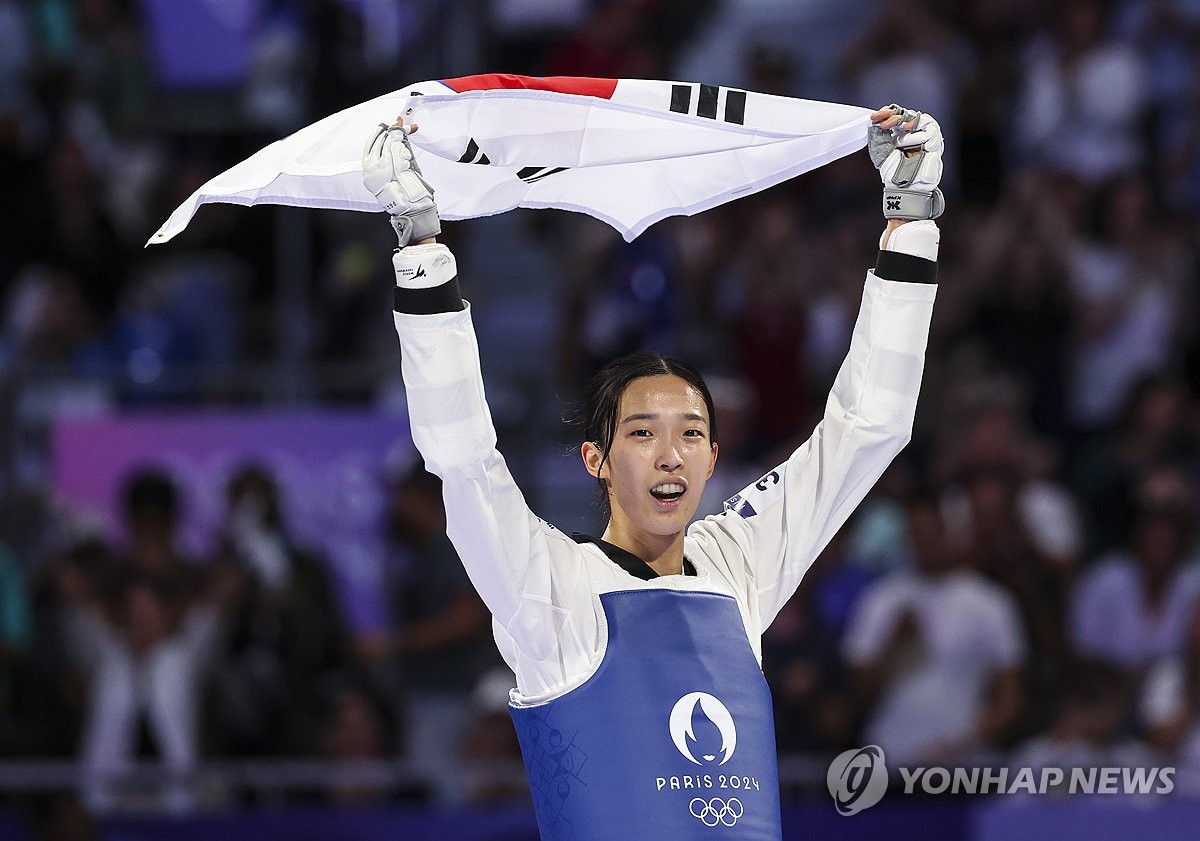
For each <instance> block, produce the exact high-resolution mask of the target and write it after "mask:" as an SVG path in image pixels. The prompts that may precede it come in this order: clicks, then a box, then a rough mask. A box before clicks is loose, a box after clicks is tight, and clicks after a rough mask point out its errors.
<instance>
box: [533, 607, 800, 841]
mask: <svg viewBox="0 0 1200 841" xmlns="http://www.w3.org/2000/svg"><path fill="white" fill-rule="evenodd" d="M600 602H601V604H602V605H603V607H604V615H605V617H606V618H607V620H608V648H607V650H606V651H605V654H604V659H603V662H601V664H600V667H599V669H598V670H597V671H596V673H595V674H594V675H592V676H591V677H590V678H589V679H588V680H587V681H586V682H584V683H583V684H582V685H580V686H579V687H577V688H575V689H573V690H572V691H570V692H568V693H567V694H566V695H564V696H562V697H561V698H557V699H555V700H553V701H548V702H546V703H544V704H539V705H536V706H530V707H511V708H510V712H511V713H512V717H513V722H514V724H515V725H516V728H517V737H518V739H519V741H520V743H521V753H522V755H523V756H524V759H525V769H526V771H527V772H528V774H529V783H530V786H531V788H532V790H533V801H534V808H535V810H536V812H537V821H538V828H539V829H540V831H541V836H542V841H618V839H619V841H651V840H652V839H653V841H662V839H670V841H693V839H694V841H718V839H737V841H778V839H779V838H780V825H779V822H780V819H779V780H778V763H777V761H776V756H775V726H774V721H773V719H772V713H771V693H770V690H769V689H768V688H767V683H766V680H765V679H764V678H763V674H762V670H761V669H760V668H759V665H758V661H757V660H756V659H755V657H754V652H753V651H751V649H750V643H749V641H748V640H747V638H746V630H745V626H744V624H743V623H742V618H741V614H740V613H739V612H738V609H737V604H736V602H734V600H733V599H732V598H731V597H729V596H722V595H718V594H715V593H697V592H681V591H676V590H628V591H622V592H615V593H604V594H603V595H601V596H600Z"/></svg>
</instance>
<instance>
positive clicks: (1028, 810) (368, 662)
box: [0, 0, 1200, 841]
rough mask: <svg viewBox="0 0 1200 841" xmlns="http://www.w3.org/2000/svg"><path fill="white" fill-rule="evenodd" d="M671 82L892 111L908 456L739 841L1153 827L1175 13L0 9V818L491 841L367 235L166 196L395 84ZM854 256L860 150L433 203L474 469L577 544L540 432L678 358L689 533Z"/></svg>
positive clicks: (804, 401)
mask: <svg viewBox="0 0 1200 841" xmlns="http://www.w3.org/2000/svg"><path fill="white" fill-rule="evenodd" d="M485 71H503V72H514V73H529V74H534V75H552V74H554V75H586V76H603V77H645V78H662V79H683V80H700V81H705V82H709V83H713V84H721V85H729V86H738V87H743V88H746V89H750V90H757V91H763V92H768V93H775V94H782V95H787V96H802V97H808V98H814V99H824V100H833V101H840V102H847V103H853V104H858V105H865V106H872V107H873V106H878V105H880V104H883V103H887V102H893V101H894V102H901V103H903V104H905V105H907V106H909V107H913V108H917V109H920V110H925V111H928V112H930V113H932V114H934V115H936V116H937V117H938V118H939V119H940V121H941V123H942V126H943V127H944V130H945V133H946V136H947V138H948V149H947V156H946V162H947V175H946V178H945V181H944V183H943V187H944V189H945V191H946V193H947V196H948V204H949V207H950V211H949V212H948V213H947V214H946V216H945V217H944V218H943V220H942V221H941V226H942V231H943V240H942V248H941V251H942V260H941V268H940V277H941V288H940V290H939V299H938V305H937V308H936V312H935V316H934V325H933V332H932V337H931V341H930V347H929V354H928V360H927V367H926V374H925V382H924V387H923V391H922V395H921V401H920V407H919V411H918V416H917V429H916V433H915V437H914V440H913V442H912V444H911V445H910V446H909V447H908V449H907V450H906V451H905V452H904V453H903V454H902V456H901V457H900V458H899V459H898V460H897V462H896V463H895V465H894V466H893V467H892V468H891V469H890V470H889V471H888V473H887V474H886V475H885V477H884V478H883V480H882V481H881V482H880V483H879V484H878V486H877V487H876V488H875V489H874V490H873V491H872V492H871V494H870V496H869V497H868V498H867V500H866V502H865V503H864V504H863V505H862V506H861V507H860V508H859V510H858V511H857V512H856V513H855V515H854V516H853V518H852V519H851V521H850V522H849V523H848V524H847V526H846V527H845V528H844V529H843V531H842V533H841V534H840V535H839V536H838V537H837V538H836V539H835V540H834V542H833V543H832V544H831V545H830V546H829V548H828V549H827V550H826V551H825V552H824V553H823V555H822V556H821V558H820V559H819V560H818V561H817V563H816V565H815V566H814V567H813V569H812V571H811V572H810V573H809V575H808V576H807V578H806V579H805V581H804V583H803V585H802V586H801V588H800V590H799V592H798V593H797V594H796V596H795V597H794V598H793V599H792V600H791V602H790V603H789V604H788V605H787V607H786V608H785V609H784V611H783V613H782V614H781V615H780V617H779V618H778V619H777V621H776V622H775V623H774V625H773V626H772V627H771V629H770V630H769V631H768V633H767V635H766V638H765V640H764V670H765V671H766V674H767V677H768V679H769V681H770V683H771V685H772V689H773V692H774V698H775V706H776V726H777V730H778V741H779V750H780V765H781V777H782V783H783V795H784V822H785V833H786V837H793V834H794V835H795V836H796V837H799V835H800V833H802V832H803V833H805V834H806V835H816V834H830V833H836V834H837V835H838V837H842V838H872V837H894V838H924V837H930V838H935V837H936V838H942V839H964V841H966V839H1004V838H1013V837H1021V838H1040V837H1047V838H1049V837H1054V838H1057V839H1063V838H1113V839H1117V838H1131V837H1134V833H1135V830H1136V832H1137V834H1139V835H1141V834H1155V833H1157V834H1158V836H1159V837H1166V838H1189V837H1194V833H1195V830H1194V827H1195V826H1196V825H1197V822H1198V821H1200V612H1198V611H1197V598H1200V566H1198V565H1197V560H1196V553H1197V548H1198V546H1200V544H1198V541H1197V531H1196V525H1197V520H1196V515H1197V513H1198V507H1197V506H1198V503H1200V402H1198V400H1200V332H1198V331H1197V320H1198V319H1200V295H1198V294H1197V281H1198V280H1200V275H1198V268H1200V267H1198V263H1197V256H1198V255H1197V235H1198V234H1200V215H1198V213H1197V210H1198V207H1200V72H1198V71H1200V2H1197V0H1124V2H1121V1H1120V0H1058V1H1057V2H1035V0H966V1H965V2H951V0H860V2H856V3H845V2H841V0H188V2H179V0H0V185H2V186H0V838H3V839H14V841H16V840H17V839H19V841H35V839H37V840H38V841H40V840H41V839H53V840H54V841H60V840H61V841H76V839H144V840H145V841H155V840H156V839H164V838H168V837H169V838H172V839H192V838H196V839H200V838H204V839H209V838H212V837H214V836H216V835H218V834H220V835H222V836H224V837H226V838H228V839H230V841H238V839H248V838H255V839H258V841H268V839H274V838H284V837H286V838H288V839H290V840H291V841H295V839H305V838H321V839H341V838H348V839H372V838H384V837H387V838H405V839H407V838H413V839H437V838H455V839H481V841H482V839H506V841H510V840H511V841H516V839H534V838H536V830H535V827H534V823H533V817H532V810H531V807H530V805H529V802H528V792H527V790H526V785H525V780H524V772H523V768H522V766H521V763H520V756H519V752H518V749H517V746H516V741H515V737H514V735H513V732H512V727H511V723H510V721H509V719H508V715H507V712H506V709H505V703H506V699H507V691H508V689H509V687H511V686H512V675H511V673H508V672H507V671H506V670H505V669H504V667H503V665H502V663H501V662H500V660H499V657H498V655H497V654H496V652H495V650H494V646H493V644H492V641H491V635H490V627H489V619H488V616H487V614H486V611H485V609H484V608H483V606H482V604H480V602H479V601H478V599H477V598H476V597H475V595H474V593H473V591H472V590H471V588H470V586H469V583H468V582H467V580H466V577H465V575H464V574H463V573H462V571H461V569H460V567H459V566H458V562H457V559H456V558H455V556H454V551H453V548H452V547H451V546H450V545H449V544H448V542H447V541H446V539H445V537H444V531H443V529H444V522H443V517H444V514H443V511H442V507H441V501H440V487H439V485H438V483H437V481H436V480H435V479H433V478H431V477H430V476H429V475H428V474H426V473H425V472H424V471H423V469H422V465H421V464H420V462H419V459H418V458H417V457H415V453H414V451H413V449H412V445H411V441H410V439H409V437H408V432H407V424H406V419H405V418H406V416H405V400H404V392H403V387H402V383H401V380H400V372H399V354H398V352H397V347H396V340H395V337H394V334H393V331H392V327H391V319H390V315H389V310H390V305H389V301H390V295H389V289H390V286H391V283H392V280H391V272H390V264H389V255H390V252H391V248H392V246H393V245H394V239H393V234H392V231H391V229H390V227H389V226H388V225H387V224H386V223H385V221H384V220H383V219H382V217H379V216H372V215H364V214H356V213H336V212H318V211H306V210H297V209H286V208H278V207H258V208H241V207H232V206H226V205H207V206H204V207H202V208H201V209H200V210H199V212H198V214H197V215H196V217H195V219H194V220H193V222H192V223H191V225H190V227H189V228H188V229H187V231H186V232H185V233H184V234H183V235H181V236H180V237H179V238H178V239H176V240H175V241H173V242H172V243H171V244H170V245H169V246H166V247H162V248H155V249H151V250H143V248H142V243H143V242H145V240H146V239H147V238H148V237H149V235H150V234H151V233H152V232H153V231H154V230H155V229H156V227H157V225H158V224H159V223H160V222H161V221H162V220H164V219H165V218H166V217H167V215H168V214H169V212H170V211H171V210H172V209H173V208H174V207H175V206H176V205H177V204H178V203H179V202H181V201H182V200H183V199H184V198H186V197H187V196H188V195H189V194H190V193H191V192H192V191H193V190H194V189H195V188H196V187H198V186H199V185H200V184H201V183H202V182H203V181H205V180H206V179H208V178H209V177H211V176H213V175H215V174H216V173H218V172H220V171H222V170H223V169H225V168H227V167H228V166H230V165H232V164H234V163H236V162H237V161H239V160H241V159H242V158H244V157H246V156H247V155H249V154H250V153H252V152H254V151H256V150H257V149H259V148H261V147H262V146H263V145H265V144H266V143H268V142H270V141H272V140H274V139H276V138H278V137H281V136H283V135H285V134H287V133H290V132H291V131H292V130H294V129H296V128H299V127H300V126H302V125H305V124H307V123H308V122H311V121H313V120H316V119H318V118H320V117H322V116H325V115H327V114H329V113H331V112H333V111H335V110H338V109H340V108H343V107H346V106H348V105H351V104H355V103H357V102H360V101H363V100H365V99H368V98H371V97H373V96H376V95H378V94H380V93H384V92H387V91H392V90H396V89H399V88H401V87H403V86H404V85H405V84H406V83H410V82H414V81H420V80H425V79H434V78H447V77H452V76H457V75H465V74H470V73H477V72H485ZM880 229H881V219H880V212H879V186H878V177H877V175H876V173H875V171H874V169H873V168H872V167H871V165H870V162H869V160H868V159H867V156H866V155H865V153H860V154H857V155H853V156H851V157H849V158H847V159H843V160H841V161H838V162H836V163H834V164H832V165H830V166H827V167H825V168H823V169H821V170H818V171H816V172H813V173H810V174H807V175H804V176H802V177H800V178H799V179H796V180H794V181H792V182H788V183H785V184H782V185H780V186H778V187H775V188H773V189H771V190H769V191H766V192H763V193H761V194H758V195H755V196H751V197H748V198H745V199H742V200H740V201H737V202H735V203H732V204H729V205H726V206H724V207H721V208H718V209H715V210H712V211H709V212H707V213H705V214H703V215H701V216H697V217H694V218H676V219H669V220H666V221H664V222H661V223H659V224H657V225H655V226H654V227H653V228H651V229H650V230H649V231H647V232H646V233H645V234H643V235H642V236H641V237H639V238H638V239H637V240H636V241H634V242H632V243H629V244H626V243H624V242H622V241H621V239H620V238H619V237H618V236H617V235H616V234H615V233H614V232H613V231H612V230H611V229H609V228H608V227H607V226H605V225H603V224H602V223H599V222H597V221H595V220H592V219H590V218H586V217H581V216H577V215H574V214H568V213H564V212H558V211H517V212H513V213H508V214H505V215H502V216H498V217H493V218H489V219H481V220H475V221H471V222H459V223H450V224H447V225H446V233H445V240H446V241H447V242H448V244H449V245H450V246H451V247H452V248H453V249H454V250H455V252H456V254H457V255H458V259H459V265H460V273H461V279H462V284H463V288H464V290H465V294H466V296H467V297H468V298H469V299H470V300H471V301H472V304H473V307H474V313H475V322H476V326H477V329H478V331H479V338H480V346H481V348H482V355H483V364H484V373H485V380H486V382H487V384H488V396H489V401H490V403H491V406H492V409H493V415H494V418H495V421H496V424H497V426H498V429H499V435H500V448H501V450H502V452H504V453H505V455H506V457H507V459H508V462H509V464H510V466H511V468H512V470H513V473H514V474H515V475H516V477H517V479H518V481H519V483H520V484H521V486H522V488H523V489H524V491H525V494H526V497H527V499H528V501H529V503H530V505H531V507H532V508H533V509H534V511H535V512H537V513H538V514H539V515H540V516H542V517H544V518H546V519H548V520H550V521H552V522H555V523H556V524H558V525H559V526H561V527H562V528H563V529H564V530H568V531H571V530H585V531H593V532H597V530H598V529H601V528H602V527H603V524H602V523H601V522H600V519H599V518H600V512H599V511H598V510H597V509H596V508H594V507H591V504H590V500H591V499H592V490H593V489H592V486H591V484H590V482H589V481H588V477H587V476H586V474H584V472H583V471H582V470H581V469H580V468H579V464H578V461H577V456H576V455H575V454H574V453H575V442H574V440H573V438H572V435H571V432H570V430H569V429H568V428H567V427H566V426H565V425H564V424H563V422H562V420H563V417H564V415H567V414H569V413H570V410H571V408H572V403H573V401H574V399H575V397H576V396H577V393H578V389H579V387H580V385H581V384H582V382H584V381H585V379H586V378H587V377H588V375H589V374H591V373H592V372H593V371H594V370H595V369H596V368H597V367H598V365H599V364H601V363H602V362H604V361H606V360H608V359H610V358H612V357H614V356H616V355H619V354H621V353H624V352H626V351H631V350H634V349H638V348H647V349H654V350H658V351H664V352H668V353H673V354H677V355H680V356H683V357H685V358H687V359H689V360H691V361H693V362H694V363H696V364H697V365H698V366H699V367H700V368H702V369H703V370H704V371H705V373H706V376H707V377H708V378H709V382H710V384H711V386H712V390H713V393H714V397H715V398H716V403H717V411H718V415H719V421H720V427H721V430H722V440H721V456H722V458H721V463H720V465H719V467H718V471H717V474H716V475H715V477H714V479H713V481H712V482H711V483H710V489H709V491H708V492H707V493H706V497H705V501H704V503H703V509H702V512H701V513H706V512H715V511H717V510H719V509H720V504H721V501H722V500H723V499H725V498H727V497H729V496H732V495H733V494H734V493H735V492H736V491H737V490H739V489H740V488H741V487H743V486H744V485H745V484H747V483H748V482H750V481H753V480H754V479H756V478H757V477H758V476H759V475H761V474H762V473H763V472H764V471H765V470H766V469H769V468H770V467H772V466H774V465H775V464H777V463H778V462H779V461H781V460H782V459H783V458H784V457H785V456H786V454H787V453H788V452H790V450H791V449H792V448H793V447H794V446H796V445H797V444H798V443H799V442H801V441H803V440H804V439H805V438H806V437H807V436H808V434H809V433H810V432H811V430H812V428H813V426H814V424H815V423H816V421H817V420H818V419H819V417H820V414H821V411H822V407H823V403H824V397H825V394H826V392H827V390H828V388H829V386H830V384H831V382H832V379H833V376H834V374H835V372H836V370H837V368H838V366H839V364H840V362H841V358H842V356H843V354H844V353H845V350H846V347H847V345H848V341H849V334H850V330H851V328H852V325H853V320H854V317H855V314H856V312H857V307H858V301H859V299H860V295H861V288H862V280H863V273H864V270H865V269H866V268H867V267H869V266H870V265H871V264H872V263H873V260H874V254H875V250H876V246H877V238H878V236H879V232H880ZM868 743H876V744H879V745H881V746H882V747H883V748H884V749H885V751H886V752H887V755H888V757H889V760H890V762H891V763H892V765H893V767H894V766H895V765H896V764H907V765H909V766H913V767H915V766H917V765H926V766H929V765H941V766H951V767H952V766H956V765H963V766H968V765H980V764H982V765H987V766H991V767H1000V766H1005V767H1011V768H1021V767H1029V768H1035V769H1039V768H1044V767H1059V768H1084V769H1088V768H1102V767H1117V768H1150V767H1164V766H1171V767H1175V768H1176V769H1177V770H1176V774H1175V777H1174V780H1175V791H1174V792H1173V793H1172V794H1171V795H1169V796H1153V795H1151V796H1123V795H1095V796H1091V797H1088V796H1075V797H1071V796H1070V795H1069V794H1068V793H1066V792H1059V793H1057V794H1050V795H1046V796H1044V797H1038V798H1028V797H1027V798H1017V797H1000V798H985V797H953V796H951V795H948V794H947V795H941V796H937V797H924V798H922V797H914V796H908V797H905V796H899V795H892V796H889V798H885V800H884V803H883V804H882V805H880V806H878V807H876V808H875V809H873V810H871V811H870V812H867V813H864V814H862V815H860V816H858V817H855V818H854V819H852V820H846V819H843V818H841V817H839V816H837V815H836V812H835V811H834V809H833V808H832V806H831V804H830V803H829V799H828V798H829V795H828V793H827V791H826V788H825V772H826V769H827V768H828V765H829V761H830V759H831V758H832V757H833V756H834V755H836V754H837V753H839V752H841V751H843V750H845V749H848V748H852V747H857V746H860V745H863V744H868Z"/></svg>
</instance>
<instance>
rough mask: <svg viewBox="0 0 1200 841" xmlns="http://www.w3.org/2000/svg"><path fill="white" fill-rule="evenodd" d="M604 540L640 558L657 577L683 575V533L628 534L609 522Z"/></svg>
mask: <svg viewBox="0 0 1200 841" xmlns="http://www.w3.org/2000/svg"><path fill="white" fill-rule="evenodd" d="M604 540H605V541H607V542H608V543H611V544H612V545H613V546H619V547H621V548H622V549H624V550H625V551H626V552H631V553H632V554H634V555H636V556H637V557H639V558H641V559H642V560H643V561H645V562H646V565H647V566H648V567H650V569H652V570H654V571H655V572H656V573H658V574H659V575H680V574H682V573H683V532H676V533H675V534H668V535H659V534H630V533H628V532H627V531H626V530H625V529H622V528H621V527H620V526H619V525H617V524H616V523H614V522H613V521H612V520H610V521H609V523H608V528H606V529H605V530H604Z"/></svg>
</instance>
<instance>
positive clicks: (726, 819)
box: [688, 797, 746, 826]
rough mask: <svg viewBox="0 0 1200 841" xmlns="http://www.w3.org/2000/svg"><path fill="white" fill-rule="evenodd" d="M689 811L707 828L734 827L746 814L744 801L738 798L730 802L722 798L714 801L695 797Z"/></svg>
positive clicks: (732, 798) (716, 798)
mask: <svg viewBox="0 0 1200 841" xmlns="http://www.w3.org/2000/svg"><path fill="white" fill-rule="evenodd" d="M688 811H689V812H691V813H692V817H693V818H698V819H699V820H700V822H701V823H702V824H704V825H705V826H716V825H717V824H719V823H723V824H725V826H733V825H734V824H735V823H737V822H738V818H740V817H741V816H742V815H744V814H745V813H746V810H745V808H744V807H743V806H742V801H740V800H738V799H737V798H736V797H731V798H729V799H728V800H723V799H722V798H720V797H714V798H713V799H712V800H705V799H704V798H703V797H694V798H692V802H691V803H689V804H688Z"/></svg>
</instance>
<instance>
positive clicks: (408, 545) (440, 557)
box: [359, 462, 496, 800]
mask: <svg viewBox="0 0 1200 841" xmlns="http://www.w3.org/2000/svg"><path fill="white" fill-rule="evenodd" d="M441 489H442V483H441V480H440V479H438V478H437V477H436V476H433V475H432V474H430V473H427V472H426V471H425V466H424V464H423V463H419V462H418V463H417V464H416V465H414V466H411V467H409V468H408V469H407V470H405V471H404V472H403V473H401V475H399V476H398V477H397V478H396V479H395V482H394V484H393V486H392V487H391V489H390V499H389V509H388V520H387V529H388V534H387V537H388V545H389V557H388V559H387V567H388V574H389V576H390V579H391V580H390V584H389V592H388V598H389V600H390V602H391V607H392V610H393V616H394V620H393V621H394V623H395V625H394V630H392V631H389V632H385V633H382V634H373V635H368V636H365V637H364V638H362V639H360V641H359V648H360V651H361V652H362V653H363V654H364V655H365V656H366V657H367V659H368V661H369V662H374V663H375V664H376V671H380V670H383V671H385V672H387V671H390V672H391V675H392V677H391V681H392V682H393V683H394V685H395V687H396V691H397V692H398V694H399V698H400V703H401V710H402V718H403V722H404V753H405V755H406V756H407V757H408V758H409V759H410V760H412V762H413V763H414V764H415V765H417V766H418V767H419V768H421V770H422V771H423V772H424V773H426V774H427V775H428V776H429V777H430V778H431V779H432V780H433V781H434V786H435V789H436V792H435V793H436V795H437V796H438V797H439V798H442V799H450V800H453V799H457V798H459V797H461V795H462V792H461V790H460V787H461V778H460V777H459V774H458V773H457V769H456V768H455V767H454V761H455V757H457V756H458V755H459V752H460V751H461V749H462V744H463V743H462V739H463V734H464V732H465V730H466V727H467V722H468V720H469V717H470V694H471V691H472V688H473V687H474V685H475V683H476V681H477V680H478V679H479V677H480V676H481V675H482V674H483V672H484V671H485V670H486V669H487V667H488V666H490V665H491V664H492V663H493V662H495V660H496V657H495V655H494V653H493V651H494V646H493V644H492V642H491V640H490V638H489V637H490V635H489V633H488V630H489V628H490V622H489V621H488V615H487V611H486V610H485V609H484V606H483V603H482V602H481V601H480V600H479V597H478V596H477V595H476V594H475V591H474V589H473V588H472V587H471V583H470V580H469V579H468V578H467V575H466V572H465V571H464V570H463V566H462V562H461V561H460V560H459V559H458V555H457V553H455V551H454V547H453V546H452V545H451V544H450V540H449V538H447V537H446V513H445V509H444V507H443V504H442V490H441Z"/></svg>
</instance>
